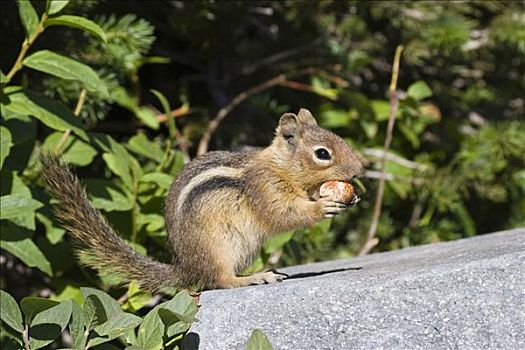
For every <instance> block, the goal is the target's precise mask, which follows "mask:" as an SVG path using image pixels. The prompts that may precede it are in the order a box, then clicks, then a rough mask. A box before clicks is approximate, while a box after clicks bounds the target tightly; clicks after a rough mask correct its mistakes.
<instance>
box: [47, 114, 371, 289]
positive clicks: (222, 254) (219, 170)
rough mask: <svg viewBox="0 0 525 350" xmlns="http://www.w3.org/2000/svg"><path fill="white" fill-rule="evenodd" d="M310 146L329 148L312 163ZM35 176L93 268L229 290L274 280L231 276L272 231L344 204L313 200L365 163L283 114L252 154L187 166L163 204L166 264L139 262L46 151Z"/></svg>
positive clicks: (152, 285)
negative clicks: (169, 254) (324, 158)
mask: <svg viewBox="0 0 525 350" xmlns="http://www.w3.org/2000/svg"><path fill="white" fill-rule="evenodd" d="M316 146H322V147H326V148H327V149H329V150H330V151H331V156H332V159H331V161H329V162H327V163H323V164H320V162H319V160H318V159H316V158H315V157H314V149H315V147H316ZM42 162H43V163H44V167H43V173H44V178H45V179H46V182H47V184H48V187H49V189H50V190H51V192H52V193H53V194H54V196H55V197H56V198H57V199H58V200H59V201H60V204H59V205H58V206H57V208H56V213H57V216H58V217H59V218H60V220H61V221H62V222H63V223H64V226H65V227H66V228H67V229H68V230H69V231H71V233H72V234H73V236H74V237H75V238H76V239H77V240H79V241H80V242H81V243H82V244H83V246H84V247H85V252H86V253H87V254H88V256H89V257H90V258H91V261H90V264H91V265H93V266H94V267H96V268H108V267H109V268H111V269H112V271H115V272H117V273H119V274H121V275H123V276H125V277H127V278H128V279H135V280H138V281H139V282H140V283H141V285H142V286H143V287H145V288H146V289H148V290H152V291H157V290H161V289H162V288H164V287H171V286H176V287H191V286H199V287H202V288H231V287H239V286H246V285H250V284H259V283H271V282H275V281H280V280H282V279H283V278H284V276H283V275H280V274H275V273H273V272H263V273H258V274H254V275H251V276H238V275H239V273H241V272H242V271H243V270H244V269H245V268H246V267H247V266H248V265H249V264H250V263H251V261H252V259H253V258H254V257H255V256H256V255H257V253H258V252H259V250H260V247H261V245H262V243H263V241H264V240H265V239H266V238H267V237H268V236H270V235H272V234H276V233H279V232H283V231H286V230H291V229H296V228H300V227H305V226H309V225H311V224H313V223H314V222H316V221H318V220H320V219H321V218H323V217H328V216H333V215H336V214H337V213H338V212H340V211H341V210H343V209H344V207H345V206H344V205H342V204H340V203H336V202H333V201H332V200H329V199H327V198H319V197H318V195H317V193H318V190H319V187H320V185H321V184H322V183H323V182H325V181H328V180H341V181H345V180H346V181H348V180H350V179H351V178H352V177H354V176H359V175H360V174H361V173H362V171H363V166H362V163H361V161H360V160H359V158H358V157H357V156H356V155H355V154H354V153H353V152H352V151H351V150H350V149H349V148H348V146H347V145H346V143H345V142H344V141H343V140H342V139H341V138H339V137H338V136H336V135H335V134H333V133H331V132H329V131H326V130H324V129H321V128H319V127H318V126H317V123H316V122H315V119H314V118H313V116H312V115H311V114H310V112H308V111H307V110H304V109H302V110H300V111H299V113H298V115H295V114H291V113H287V114H285V115H283V116H282V117H281V119H280V122H279V127H278V128H277V132H276V136H275V139H274V141H273V142H272V144H271V145H270V146H268V147H267V148H265V149H263V150H260V151H251V152H210V153H208V154H205V155H204V156H202V157H199V158H197V159H195V160H193V161H192V162H190V163H189V164H188V165H187V166H186V167H185V168H184V169H183V170H182V172H181V173H180V174H179V176H178V177H177V179H176V181H175V182H174V183H173V185H172V187H171V189H170V191H169V193H168V195H167V198H166V201H165V208H164V214H165V220H166V230H167V233H168V239H169V241H170V245H171V248H172V251H173V261H172V264H171V265H168V264H163V263H160V262H157V261H155V260H152V259H150V258H148V257H144V256H142V255H140V254H138V253H136V252H135V251H134V250H132V249H131V248H130V247H129V246H128V245H126V244H125V243H124V241H123V240H122V239H121V238H119V237H118V235H116V234H115V232H114V231H113V230H112V229H111V228H110V226H109V225H108V224H107V222H106V221H105V219H104V218H103V217H102V215H101V214H100V213H99V212H98V211H97V210H96V209H94V208H93V207H92V206H91V205H90V203H89V201H88V199H87V197H86V194H85V192H84V190H83V189H82V187H81V185H80V183H79V180H78V179H77V178H76V177H75V176H74V175H73V174H72V173H71V171H70V170H69V168H68V167H67V166H65V165H63V164H62V163H60V161H59V160H58V158H57V157H56V156H53V155H49V154H48V155H44V156H43V157H42Z"/></svg>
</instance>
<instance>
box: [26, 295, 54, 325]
mask: <svg viewBox="0 0 525 350" xmlns="http://www.w3.org/2000/svg"><path fill="white" fill-rule="evenodd" d="M58 304H59V302H58V301H54V300H49V299H45V298H39V297H25V298H24V299H22V300H21V301H20V308H21V309H22V312H23V313H24V316H25V320H26V323H27V324H31V322H32V320H33V318H34V317H35V315H37V314H38V313H40V312H42V311H44V310H47V309H49V308H52V307H53V306H56V305H58Z"/></svg>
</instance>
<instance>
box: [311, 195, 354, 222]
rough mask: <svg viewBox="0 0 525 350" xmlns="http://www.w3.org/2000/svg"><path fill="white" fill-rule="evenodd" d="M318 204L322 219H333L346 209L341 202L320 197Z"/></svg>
mask: <svg viewBox="0 0 525 350" xmlns="http://www.w3.org/2000/svg"><path fill="white" fill-rule="evenodd" d="M318 202H319V204H320V205H321V210H322V212H323V217H325V218H333V217H334V216H336V215H337V214H339V213H340V212H342V211H343V210H345V209H346V208H347V207H348V206H347V205H346V204H344V203H343V202H340V201H336V200H334V199H332V198H330V197H321V198H319V200H318Z"/></svg>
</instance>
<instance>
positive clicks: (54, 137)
mask: <svg viewBox="0 0 525 350" xmlns="http://www.w3.org/2000/svg"><path fill="white" fill-rule="evenodd" d="M62 136H63V133H61V132H54V133H52V134H50V135H49V136H48V137H47V138H46V140H45V141H44V144H43V147H44V148H45V149H48V150H54V149H55V148H56V146H57V145H58V144H59V142H60V140H61V139H62ZM61 149H62V150H63V153H62V157H63V158H64V159H65V160H66V161H67V163H69V164H74V165H78V166H86V165H89V164H91V162H92V161H93V159H94V158H95V156H96V155H97V150H96V149H95V148H94V147H92V146H91V145H89V144H88V143H86V142H84V141H82V140H79V139H78V138H76V137H74V136H69V137H68V138H67V139H66V142H64V144H63V145H62V146H61Z"/></svg>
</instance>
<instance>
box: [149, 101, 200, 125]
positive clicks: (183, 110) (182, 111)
mask: <svg viewBox="0 0 525 350" xmlns="http://www.w3.org/2000/svg"><path fill="white" fill-rule="evenodd" d="M193 111H194V110H193V109H191V108H189V107H188V106H187V105H185V104H184V105H182V106H181V107H179V108H175V109H174V110H172V111H171V116H172V117H173V118H180V117H182V116H185V115H187V114H190V113H192V112H193ZM156 118H157V121H158V122H159V123H165V122H166V121H168V116H167V115H166V113H161V114H158V115H157V116H156Z"/></svg>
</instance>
